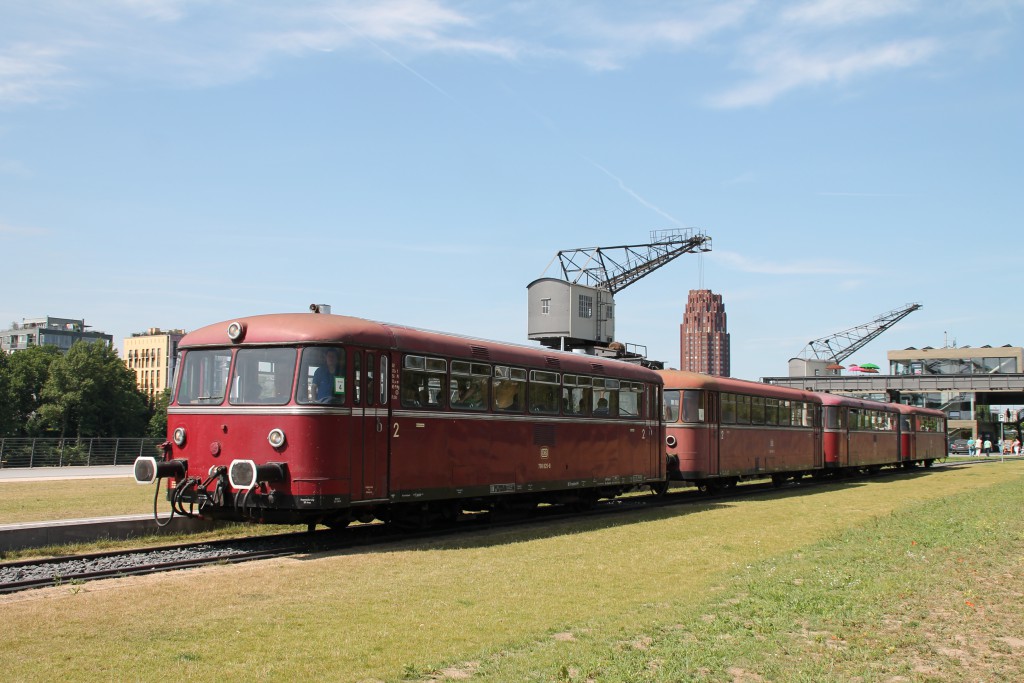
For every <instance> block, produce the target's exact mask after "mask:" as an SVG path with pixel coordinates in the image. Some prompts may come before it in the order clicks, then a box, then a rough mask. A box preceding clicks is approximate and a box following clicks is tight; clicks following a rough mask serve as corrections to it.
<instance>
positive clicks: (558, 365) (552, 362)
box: [544, 356, 562, 370]
mask: <svg viewBox="0 0 1024 683" xmlns="http://www.w3.org/2000/svg"><path fill="white" fill-rule="evenodd" d="M544 363H545V364H546V365H547V366H548V367H549V368H555V369H556V370H561V369H562V361H560V360H558V359H557V358H553V357H551V356H544Z"/></svg>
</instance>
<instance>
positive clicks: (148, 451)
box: [0, 438, 164, 469]
mask: <svg viewBox="0 0 1024 683" xmlns="http://www.w3.org/2000/svg"><path fill="white" fill-rule="evenodd" d="M163 441H164V440H163V439H143V438H109V439H100V438H96V439H24V438H17V439H16V438H9V439H0V469H5V468H13V467H69V466H83V467H86V466H90V465H130V464H132V463H133V462H135V458H137V457H139V456H140V455H157V454H158V450H159V446H160V444H161V443H163Z"/></svg>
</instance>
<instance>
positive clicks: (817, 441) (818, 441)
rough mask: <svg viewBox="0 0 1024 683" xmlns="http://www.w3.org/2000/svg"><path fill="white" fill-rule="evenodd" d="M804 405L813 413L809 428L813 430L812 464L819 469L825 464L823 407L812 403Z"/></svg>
mask: <svg viewBox="0 0 1024 683" xmlns="http://www.w3.org/2000/svg"><path fill="white" fill-rule="evenodd" d="M806 405H807V409H808V410H810V411H812V413H813V417H812V418H811V430H812V431H813V432H814V466H815V467H816V468H818V469H820V468H822V467H824V466H825V438H824V436H825V434H824V432H825V420H824V412H825V408H824V407H823V406H819V405H816V404H814V403H808V404H806Z"/></svg>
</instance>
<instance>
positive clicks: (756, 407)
mask: <svg viewBox="0 0 1024 683" xmlns="http://www.w3.org/2000/svg"><path fill="white" fill-rule="evenodd" d="M750 424H752V425H763V424H764V396H751V397H750Z"/></svg>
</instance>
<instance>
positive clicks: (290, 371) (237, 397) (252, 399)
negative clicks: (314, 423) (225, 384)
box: [228, 348, 295, 405]
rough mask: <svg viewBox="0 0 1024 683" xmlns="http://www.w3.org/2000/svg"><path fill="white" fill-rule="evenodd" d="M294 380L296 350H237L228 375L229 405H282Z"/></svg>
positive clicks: (287, 398)
mask: <svg viewBox="0 0 1024 683" xmlns="http://www.w3.org/2000/svg"><path fill="white" fill-rule="evenodd" d="M294 378H295V349H288V348H269V349H240V350H239V351H238V353H237V355H236V356H235V366H234V372H233V373H232V376H231V395H230V396H229V398H228V401H229V402H230V403H231V404H232V405H284V404H285V403H288V401H289V399H290V398H291V393H292V380H293V379H294Z"/></svg>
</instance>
